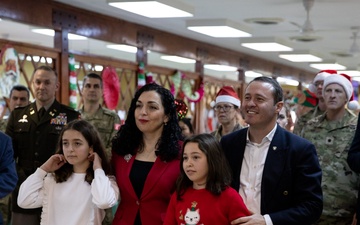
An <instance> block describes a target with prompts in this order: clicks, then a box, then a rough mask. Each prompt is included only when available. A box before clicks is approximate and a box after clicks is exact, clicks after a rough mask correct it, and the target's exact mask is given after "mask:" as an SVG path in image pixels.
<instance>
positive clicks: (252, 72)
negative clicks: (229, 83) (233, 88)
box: [245, 71, 263, 78]
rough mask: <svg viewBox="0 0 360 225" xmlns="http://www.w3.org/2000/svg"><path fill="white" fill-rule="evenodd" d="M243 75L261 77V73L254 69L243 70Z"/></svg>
mask: <svg viewBox="0 0 360 225" xmlns="http://www.w3.org/2000/svg"><path fill="white" fill-rule="evenodd" d="M245 76H246V77H253V78H255V77H262V76H263V75H262V74H261V73H257V72H254V71H245Z"/></svg>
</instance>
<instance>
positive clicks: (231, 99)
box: [211, 86, 243, 141]
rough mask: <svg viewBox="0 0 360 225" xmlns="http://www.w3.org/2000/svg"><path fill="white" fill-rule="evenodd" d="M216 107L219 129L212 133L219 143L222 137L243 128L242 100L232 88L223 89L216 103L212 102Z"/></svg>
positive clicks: (225, 87)
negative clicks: (241, 120)
mask: <svg viewBox="0 0 360 225" xmlns="http://www.w3.org/2000/svg"><path fill="white" fill-rule="evenodd" d="M211 106H213V107H214V111H215V115H216V118H217V120H218V122H219V124H220V125H219V127H218V128H217V129H216V130H215V131H213V132H211V135H213V136H214V137H215V138H216V139H217V140H218V141H220V139H221V137H222V136H224V135H226V134H229V133H231V132H234V131H237V130H239V129H241V128H243V127H242V126H241V125H240V123H239V121H238V115H239V108H240V99H239V97H238V95H237V94H236V92H235V90H234V89H233V88H232V87H230V86H224V87H222V88H221V89H220V90H219V92H218V93H217V95H216V99H215V101H213V102H211Z"/></svg>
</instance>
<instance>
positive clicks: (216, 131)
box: [210, 123, 243, 142]
mask: <svg viewBox="0 0 360 225" xmlns="http://www.w3.org/2000/svg"><path fill="white" fill-rule="evenodd" d="M242 128H243V127H242V126H241V125H240V124H239V123H237V124H236V125H235V127H234V129H233V131H232V132H234V131H237V130H240V129H242ZM221 133H222V125H220V126H219V128H218V129H216V130H215V131H213V132H211V133H210V134H211V135H212V136H214V137H215V138H216V139H217V140H218V141H219V142H220V139H221V137H222V135H221Z"/></svg>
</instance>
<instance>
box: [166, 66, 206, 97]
mask: <svg viewBox="0 0 360 225" xmlns="http://www.w3.org/2000/svg"><path fill="white" fill-rule="evenodd" d="M184 78H185V74H183V73H182V72H180V71H176V72H175V73H174V74H173V75H172V76H171V81H172V83H171V89H170V90H171V93H173V95H174V96H175V97H176V98H177V96H178V95H183V96H184V97H185V98H186V99H187V100H188V101H190V102H199V101H200V100H201V99H202V97H203V96H204V85H203V84H202V83H201V84H200V87H199V89H197V90H196V91H193V87H192V86H193V84H192V83H191V80H190V79H184Z"/></svg>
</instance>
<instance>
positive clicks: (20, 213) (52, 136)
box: [6, 66, 80, 225]
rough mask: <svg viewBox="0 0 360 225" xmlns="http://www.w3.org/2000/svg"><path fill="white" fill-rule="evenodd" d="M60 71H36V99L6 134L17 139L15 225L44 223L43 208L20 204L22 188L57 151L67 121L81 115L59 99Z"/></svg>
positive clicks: (17, 111)
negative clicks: (60, 135) (41, 220)
mask: <svg viewBox="0 0 360 225" xmlns="http://www.w3.org/2000/svg"><path fill="white" fill-rule="evenodd" d="M59 85H60V84H59V82H58V78H57V74H56V72H55V71H54V70H53V69H52V68H51V67H48V66H40V67H39V68H37V69H36V70H35V71H34V74H33V91H34V93H35V101H34V102H33V103H31V104H30V105H27V106H25V107H19V108H16V109H15V110H13V111H12V112H11V114H10V117H9V121H8V124H7V127H6V133H7V134H8V135H9V136H10V137H11V138H12V140H13V147H14V157H15V159H16V162H17V165H16V166H17V172H18V176H19V182H18V184H17V188H16V189H15V190H14V192H13V195H12V225H18V224H24V221H26V224H28V225H35V224H40V214H41V209H40V208H39V209H22V208H20V207H19V206H18V205H17V195H18V188H19V186H20V185H21V183H22V182H23V181H24V180H25V179H26V178H27V177H28V176H29V175H31V174H32V173H34V172H35V170H36V168H37V167H39V166H41V165H42V164H43V163H44V162H45V161H46V160H47V159H48V158H49V157H50V156H51V155H52V154H54V153H55V150H56V146H57V143H58V137H59V134H60V132H61V130H62V128H63V126H64V125H66V123H67V122H70V121H72V120H75V119H78V118H79V117H80V114H79V113H78V112H76V111H75V110H73V109H72V108H70V107H68V106H65V105H62V104H60V103H59V102H58V101H56V99H55V93H56V91H57V90H58V88H59Z"/></svg>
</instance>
